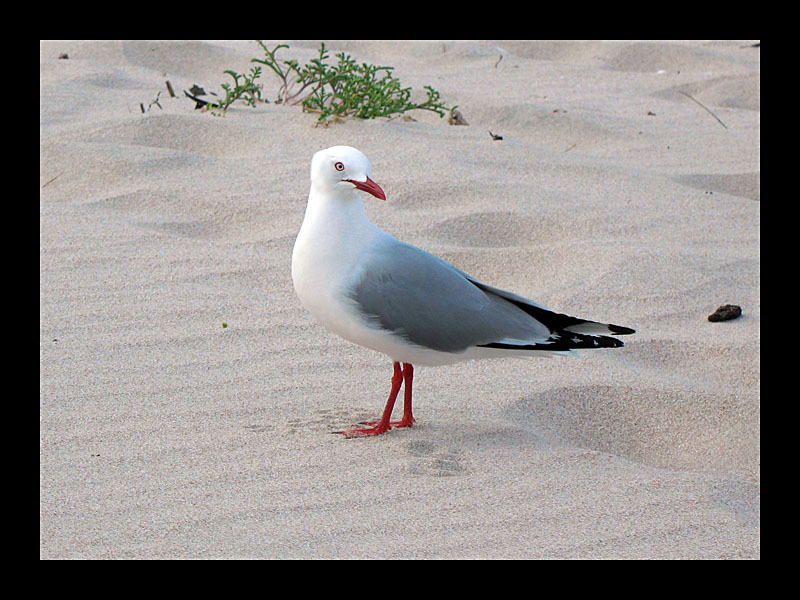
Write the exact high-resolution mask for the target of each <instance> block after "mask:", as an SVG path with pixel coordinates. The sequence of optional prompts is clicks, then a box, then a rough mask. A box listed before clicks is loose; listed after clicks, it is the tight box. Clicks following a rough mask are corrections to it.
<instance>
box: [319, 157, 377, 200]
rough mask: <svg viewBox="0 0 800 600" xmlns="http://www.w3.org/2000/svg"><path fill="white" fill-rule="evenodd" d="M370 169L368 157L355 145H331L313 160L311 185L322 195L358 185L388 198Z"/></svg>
mask: <svg viewBox="0 0 800 600" xmlns="http://www.w3.org/2000/svg"><path fill="white" fill-rule="evenodd" d="M371 170H372V165H371V164H370V162H369V159H368V158H367V157H366V156H364V154H362V153H361V152H359V151H358V150H356V149H355V148H351V147H350V146H331V147H330V148H326V149H325V150H320V151H319V152H317V153H316V154H315V155H314V158H313V159H312V160H311V186H312V187H313V188H316V190H317V191H319V192H321V193H323V194H324V193H331V192H332V193H334V194H338V193H341V192H342V191H345V190H347V191H351V190H353V189H354V187H355V188H357V189H359V190H362V191H364V192H368V193H370V194H372V195H373V196H375V197H376V198H380V199H381V200H386V194H384V193H383V190H382V189H381V188H380V186H379V185H378V184H377V183H375V182H374V181H372V180H371V179H370V178H369V173H370V171H371Z"/></svg>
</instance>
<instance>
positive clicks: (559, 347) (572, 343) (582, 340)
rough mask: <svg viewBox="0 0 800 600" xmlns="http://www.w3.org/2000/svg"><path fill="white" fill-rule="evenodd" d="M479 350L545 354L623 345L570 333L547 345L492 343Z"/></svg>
mask: <svg viewBox="0 0 800 600" xmlns="http://www.w3.org/2000/svg"><path fill="white" fill-rule="evenodd" d="M478 346H479V347H481V348H497V349H501V350H544V351H547V352H566V351H569V350H597V349H600V348H622V347H623V346H625V343H624V342H623V341H622V340H618V339H617V338H613V337H608V336H604V335H590V334H582V333H570V334H569V335H567V334H564V335H563V336H561V337H559V338H555V339H551V340H550V341H549V342H547V343H539V344H507V343H503V342H492V343H489V344H478Z"/></svg>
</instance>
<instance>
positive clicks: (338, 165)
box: [333, 162, 344, 171]
mask: <svg viewBox="0 0 800 600" xmlns="http://www.w3.org/2000/svg"><path fill="white" fill-rule="evenodd" d="M333 168H334V169H336V170H337V171H344V164H343V163H341V162H337V163H336V164H334V165H333Z"/></svg>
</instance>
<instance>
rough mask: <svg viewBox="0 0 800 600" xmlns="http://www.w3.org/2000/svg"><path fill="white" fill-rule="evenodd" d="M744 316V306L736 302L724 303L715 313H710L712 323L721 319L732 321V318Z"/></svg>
mask: <svg viewBox="0 0 800 600" xmlns="http://www.w3.org/2000/svg"><path fill="white" fill-rule="evenodd" d="M741 316H742V307H741V306H736V305H735V304H723V305H722V306H720V307H719V308H718V309H717V310H715V311H714V314H711V315H708V320H709V321H711V322H712V323H717V322H719V321H730V320H731V319H738V318H739V317H741Z"/></svg>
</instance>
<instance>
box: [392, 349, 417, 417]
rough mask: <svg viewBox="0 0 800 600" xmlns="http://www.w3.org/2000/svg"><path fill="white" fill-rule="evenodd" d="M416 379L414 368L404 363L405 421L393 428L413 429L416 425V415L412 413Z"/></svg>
mask: <svg viewBox="0 0 800 600" xmlns="http://www.w3.org/2000/svg"><path fill="white" fill-rule="evenodd" d="M413 379H414V367H412V366H411V364H409V363H403V381H404V382H405V384H406V389H405V390H403V419H402V420H401V421H400V422H398V423H392V427H412V426H413V425H414V415H413V413H412V412H411V382H412V381H413Z"/></svg>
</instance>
